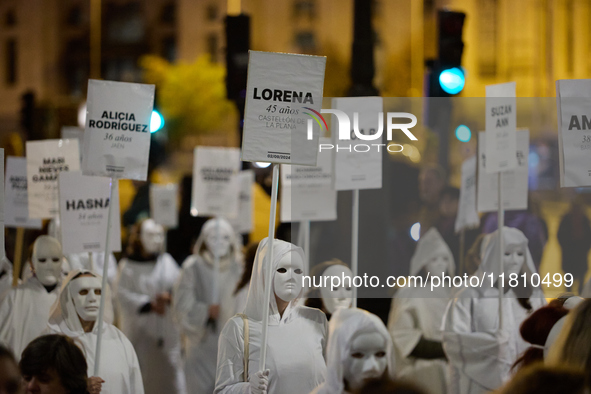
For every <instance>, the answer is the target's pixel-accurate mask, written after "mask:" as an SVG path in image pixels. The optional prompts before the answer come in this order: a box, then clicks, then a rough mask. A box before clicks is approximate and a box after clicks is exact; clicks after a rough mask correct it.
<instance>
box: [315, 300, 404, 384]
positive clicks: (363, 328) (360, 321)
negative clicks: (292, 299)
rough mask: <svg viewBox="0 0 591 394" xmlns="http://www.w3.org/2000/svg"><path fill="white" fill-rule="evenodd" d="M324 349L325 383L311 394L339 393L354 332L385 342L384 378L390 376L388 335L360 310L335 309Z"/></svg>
mask: <svg viewBox="0 0 591 394" xmlns="http://www.w3.org/2000/svg"><path fill="white" fill-rule="evenodd" d="M328 331H329V333H328V347H327V349H326V353H327V356H326V364H327V370H328V371H327V375H326V381H325V382H324V383H322V384H321V385H320V386H318V387H316V389H314V390H313V391H312V392H311V394H343V393H346V391H345V382H344V377H345V370H344V368H345V363H346V360H347V358H348V357H349V354H350V353H351V345H352V344H353V338H355V336H356V335H357V334H358V333H362V332H363V333H368V332H374V331H375V332H378V333H379V334H380V335H381V336H382V337H383V338H384V339H385V340H386V358H387V362H388V366H387V369H386V371H385V375H386V376H389V377H390V378H393V377H394V372H395V360H394V350H393V348H392V340H391V338H390V334H389V333H388V330H387V329H386V326H384V323H383V322H382V321H381V320H380V318H379V317H377V316H376V315H374V314H371V313H369V312H367V311H365V310H363V309H357V308H349V309H343V308H341V309H338V310H337V311H335V313H334V314H333V315H332V317H331V319H330V323H329V324H328Z"/></svg>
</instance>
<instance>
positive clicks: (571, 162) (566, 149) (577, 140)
mask: <svg viewBox="0 0 591 394" xmlns="http://www.w3.org/2000/svg"><path fill="white" fill-rule="evenodd" d="M556 101H557V106H558V152H559V162H560V187H581V186H591V156H590V153H591V114H590V113H589V108H591V79H565V80H560V81H556Z"/></svg>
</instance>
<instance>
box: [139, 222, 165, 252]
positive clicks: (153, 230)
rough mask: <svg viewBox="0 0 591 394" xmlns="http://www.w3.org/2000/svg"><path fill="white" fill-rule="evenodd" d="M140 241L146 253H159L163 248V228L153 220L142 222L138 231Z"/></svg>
mask: <svg viewBox="0 0 591 394" xmlns="http://www.w3.org/2000/svg"><path fill="white" fill-rule="evenodd" d="M140 241H141V242H142V247H143V248H144V250H145V251H146V252H147V253H149V254H154V253H159V252H160V251H162V247H163V246H164V228H163V227H162V226H161V225H159V224H156V222H155V221H154V220H153V219H147V220H144V221H143V223H142V228H141V229H140Z"/></svg>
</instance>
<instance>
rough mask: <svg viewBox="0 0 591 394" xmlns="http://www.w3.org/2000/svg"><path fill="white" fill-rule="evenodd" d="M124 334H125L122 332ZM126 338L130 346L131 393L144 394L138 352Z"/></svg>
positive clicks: (127, 344) (128, 346)
mask: <svg viewBox="0 0 591 394" xmlns="http://www.w3.org/2000/svg"><path fill="white" fill-rule="evenodd" d="M121 335H123V334H121ZM125 339H126V347H127V348H128V350H127V353H128V358H129V387H130V388H131V393H133V394H144V382H143V380H142V372H141V370H140V363H139V361H138V359H137V354H136V353H135V350H134V348H133V346H132V344H131V342H129V340H127V338H125Z"/></svg>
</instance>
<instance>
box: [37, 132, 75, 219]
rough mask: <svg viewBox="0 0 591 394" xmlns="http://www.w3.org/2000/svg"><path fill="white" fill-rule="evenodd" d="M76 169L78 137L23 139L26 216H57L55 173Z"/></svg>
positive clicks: (56, 174)
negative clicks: (73, 138)
mask: <svg viewBox="0 0 591 394" xmlns="http://www.w3.org/2000/svg"><path fill="white" fill-rule="evenodd" d="M78 170H80V153H79V148H78V140H43V141H27V186H28V194H29V217H31V218H38V219H45V218H53V217H55V216H57V215H58V214H59V201H58V187H57V178H58V174H59V173H60V172H67V171H78Z"/></svg>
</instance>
